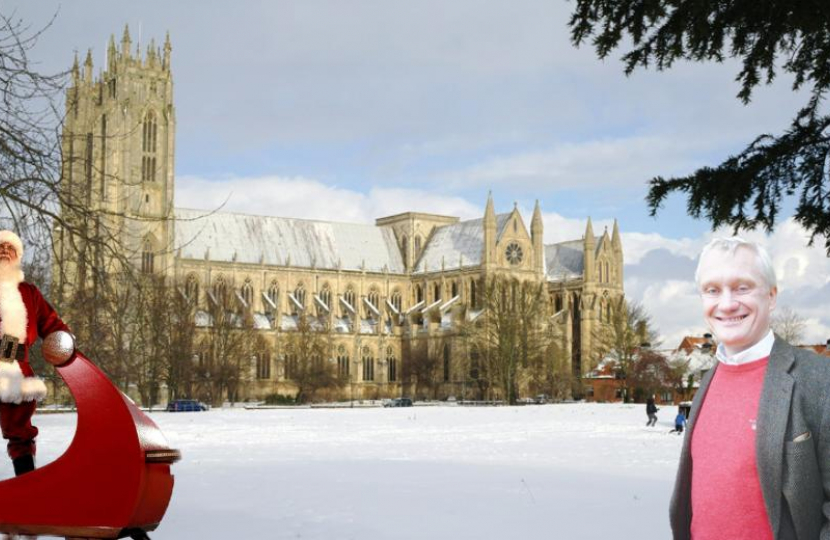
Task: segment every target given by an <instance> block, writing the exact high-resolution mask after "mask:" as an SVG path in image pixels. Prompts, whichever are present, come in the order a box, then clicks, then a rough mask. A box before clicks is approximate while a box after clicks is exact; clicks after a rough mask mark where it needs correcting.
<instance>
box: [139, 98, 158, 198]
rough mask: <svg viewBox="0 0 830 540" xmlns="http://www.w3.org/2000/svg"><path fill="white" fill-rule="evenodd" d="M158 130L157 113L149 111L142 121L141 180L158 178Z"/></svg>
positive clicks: (148, 180) (146, 180)
mask: <svg viewBox="0 0 830 540" xmlns="http://www.w3.org/2000/svg"><path fill="white" fill-rule="evenodd" d="M157 132H158V126H157V124H156V115H155V113H154V112H153V111H147V114H145V115H144V122H143V123H142V136H141V149H142V157H141V180H142V181H144V182H154V181H155V180H156V136H157Z"/></svg>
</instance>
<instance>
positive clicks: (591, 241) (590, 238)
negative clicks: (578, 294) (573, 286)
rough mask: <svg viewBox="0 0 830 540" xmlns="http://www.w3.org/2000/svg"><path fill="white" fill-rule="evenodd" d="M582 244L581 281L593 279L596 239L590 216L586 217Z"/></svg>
mask: <svg viewBox="0 0 830 540" xmlns="http://www.w3.org/2000/svg"><path fill="white" fill-rule="evenodd" d="M583 246H584V251H585V253H584V255H583V256H584V266H585V268H584V270H583V275H582V279H583V282H586V283H587V282H588V281H594V255H595V253H594V251H595V250H596V239H595V238H594V227H593V225H592V224H591V217H590V216H589V217H588V225H586V226H585V238H584V239H583Z"/></svg>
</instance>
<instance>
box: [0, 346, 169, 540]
mask: <svg viewBox="0 0 830 540" xmlns="http://www.w3.org/2000/svg"><path fill="white" fill-rule="evenodd" d="M56 369H57V371H58V373H60V375H61V377H62V378H63V380H64V381H65V382H66V385H67V386H68V387H69V390H70V391H71V392H72V395H73V396H74V397H75V403H76V405H77V408H78V423H77V428H76V431H75V437H74V439H73V440H72V443H71V444H70V446H69V448H68V449H67V450H66V452H65V453H64V454H63V455H62V456H61V457H59V458H58V459H57V460H55V461H54V462H52V463H49V464H48V465H45V466H43V467H41V468H38V469H36V470H34V471H33V472H30V473H28V474H24V475H22V476H19V477H17V478H11V479H9V480H5V481H2V482H0V502H2V504H0V532H4V533H16V534H28V535H46V536H64V537H67V538H125V537H131V538H136V539H140V538H148V536H147V531H152V530H154V529H155V528H156V527H157V526H158V524H159V523H160V522H161V518H162V517H163V516H164V512H165V511H166V510H167V505H168V503H169V502H170V496H171V495H172V492H173V476H172V475H171V474H170V464H171V463H173V462H175V461H177V460H178V459H179V457H180V454H179V452H178V451H177V450H173V449H171V448H170V447H168V445H167V441H166V440H165V438H164V435H162V433H161V431H160V430H159V428H158V427H157V426H156V425H155V424H154V423H153V421H152V420H151V419H150V418H149V417H148V416H147V415H145V414H144V413H143V412H141V410H139V409H138V407H136V406H135V404H134V403H133V402H132V401H130V400H129V398H127V397H126V396H124V394H122V393H121V392H120V391H119V390H118V389H117V388H116V387H115V386H114V385H113V384H112V383H111V382H110V381H109V379H108V378H107V377H106V375H104V374H103V372H101V370H99V369H98V368H97V367H96V366H95V365H93V364H92V362H90V361H89V360H88V359H87V358H86V357H84V356H83V355H82V354H80V353H77V354H76V355H75V358H74V359H73V360H71V361H70V362H68V363H66V364H64V365H62V366H60V367H58V368H56Z"/></svg>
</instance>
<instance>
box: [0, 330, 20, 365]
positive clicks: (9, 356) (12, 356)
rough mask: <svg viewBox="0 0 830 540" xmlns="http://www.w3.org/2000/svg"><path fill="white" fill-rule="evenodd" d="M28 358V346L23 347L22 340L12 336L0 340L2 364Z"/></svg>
mask: <svg viewBox="0 0 830 540" xmlns="http://www.w3.org/2000/svg"><path fill="white" fill-rule="evenodd" d="M25 358H26V345H21V344H20V340H19V339H17V338H14V337H10V336H3V337H2V339H0V362H11V361H13V360H23V359H25Z"/></svg>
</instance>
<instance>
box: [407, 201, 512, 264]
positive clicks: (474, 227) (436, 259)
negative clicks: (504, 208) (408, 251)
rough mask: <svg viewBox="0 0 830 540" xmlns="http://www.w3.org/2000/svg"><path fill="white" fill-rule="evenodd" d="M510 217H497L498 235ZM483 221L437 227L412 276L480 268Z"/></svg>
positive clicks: (460, 222)
mask: <svg viewBox="0 0 830 540" xmlns="http://www.w3.org/2000/svg"><path fill="white" fill-rule="evenodd" d="M508 218H510V213H507V214H497V215H496V232H497V235H500V234H501V231H502V230H504V228H505V227H506V226H507V222H508ZM483 247H484V219H483V218H479V219H470V220H467V221H459V222H458V223H452V224H450V225H444V226H443V227H438V228H436V229H435V232H433V233H432V237H431V238H430V240H429V243H428V244H427V245H426V248H425V249H424V252H423V254H422V255H421V258H420V259H418V264H416V265H415V268H414V270H413V273H419V272H436V271H440V270H441V268H442V265H443V268H444V269H445V270H453V269H458V268H462V267H466V266H477V265H479V264H481V252H482V249H483Z"/></svg>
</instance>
